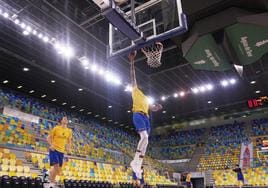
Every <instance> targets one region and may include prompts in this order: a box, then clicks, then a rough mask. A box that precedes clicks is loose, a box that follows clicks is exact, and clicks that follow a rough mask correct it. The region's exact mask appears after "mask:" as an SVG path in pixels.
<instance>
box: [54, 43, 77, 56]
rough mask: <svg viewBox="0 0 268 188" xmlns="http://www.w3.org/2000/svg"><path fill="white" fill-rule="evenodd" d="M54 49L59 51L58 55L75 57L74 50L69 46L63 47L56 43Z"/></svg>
mask: <svg viewBox="0 0 268 188" xmlns="http://www.w3.org/2000/svg"><path fill="white" fill-rule="evenodd" d="M54 47H55V48H56V49H57V51H58V54H61V55H63V56H64V57H67V58H71V57H73V56H74V50H73V49H72V48H71V47H69V46H66V47H65V46H61V45H60V44H59V43H56V44H55V45H54Z"/></svg>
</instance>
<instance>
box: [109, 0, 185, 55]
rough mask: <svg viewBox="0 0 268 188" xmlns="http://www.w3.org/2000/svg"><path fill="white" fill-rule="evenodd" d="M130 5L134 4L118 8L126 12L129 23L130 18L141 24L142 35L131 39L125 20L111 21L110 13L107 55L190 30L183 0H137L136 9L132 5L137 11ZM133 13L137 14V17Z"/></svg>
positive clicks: (140, 46) (139, 47)
mask: <svg viewBox="0 0 268 188" xmlns="http://www.w3.org/2000/svg"><path fill="white" fill-rule="evenodd" d="M129 2H131V1H129ZM132 2H133V1H132ZM139 2H141V1H139ZM143 2H144V1H143ZM132 5H133V4H132ZM130 7H131V4H129V5H128V6H125V7H119V8H120V9H121V10H120V11H124V13H125V15H124V17H123V18H124V19H123V20H125V19H126V20H128V23H129V20H131V23H130V24H129V25H130V26H131V27H132V26H133V27H138V32H137V33H138V34H139V35H140V38H139V40H136V41H134V40H131V39H130V38H129V36H130V35H129V33H128V34H126V32H124V31H126V29H125V28H124V26H122V25H123V24H120V23H119V21H114V22H113V20H112V21H111V19H113V17H110V22H111V23H110V26H109V49H108V57H114V56H119V55H125V54H128V53H129V52H131V51H133V50H138V49H141V48H143V47H145V46H148V45H151V44H152V43H155V42H161V41H164V40H166V39H168V38H171V37H173V36H175V35H180V34H182V33H184V32H186V31H187V23H186V16H185V15H184V14H183V11H182V4H181V0H148V1H145V3H141V4H138V5H137V0H136V4H135V9H134V8H132V10H135V11H131V8H130ZM132 7H134V6H132ZM117 8H118V7H117ZM132 15H135V17H134V19H133V16H132ZM112 22H113V23H112ZM139 32H140V33H139ZM137 33H136V34H137Z"/></svg>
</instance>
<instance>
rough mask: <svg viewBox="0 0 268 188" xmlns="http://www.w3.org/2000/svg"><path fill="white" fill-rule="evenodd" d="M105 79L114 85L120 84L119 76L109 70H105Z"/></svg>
mask: <svg viewBox="0 0 268 188" xmlns="http://www.w3.org/2000/svg"><path fill="white" fill-rule="evenodd" d="M105 79H106V81H107V82H111V83H114V84H116V85H121V84H122V81H121V80H120V78H118V76H116V75H115V74H113V73H111V72H109V71H106V73H105Z"/></svg>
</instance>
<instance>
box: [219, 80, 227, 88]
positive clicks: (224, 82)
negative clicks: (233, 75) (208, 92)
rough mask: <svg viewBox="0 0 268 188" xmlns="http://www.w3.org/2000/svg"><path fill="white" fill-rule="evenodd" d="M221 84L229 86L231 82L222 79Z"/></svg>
mask: <svg viewBox="0 0 268 188" xmlns="http://www.w3.org/2000/svg"><path fill="white" fill-rule="evenodd" d="M221 85H222V86H223V87H226V86H228V85H229V84H228V81H227V80H222V81H221Z"/></svg>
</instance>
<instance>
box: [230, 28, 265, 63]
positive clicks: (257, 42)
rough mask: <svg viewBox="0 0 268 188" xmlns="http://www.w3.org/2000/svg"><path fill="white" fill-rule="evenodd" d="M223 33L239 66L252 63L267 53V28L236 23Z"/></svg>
mask: <svg viewBox="0 0 268 188" xmlns="http://www.w3.org/2000/svg"><path fill="white" fill-rule="evenodd" d="M225 32H226V35H227V37H228V39H229V42H230V44H231V46H232V48H233V50H234V51H235V54H236V56H237V58H238V60H239V64H241V65H248V64H251V63H254V62H256V61H258V60H259V59H260V58H261V57H262V56H263V55H264V54H266V53H267V52H268V27H264V26H258V25H253V24H244V23H237V24H234V25H232V26H229V27H227V28H226V29H225Z"/></svg>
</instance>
